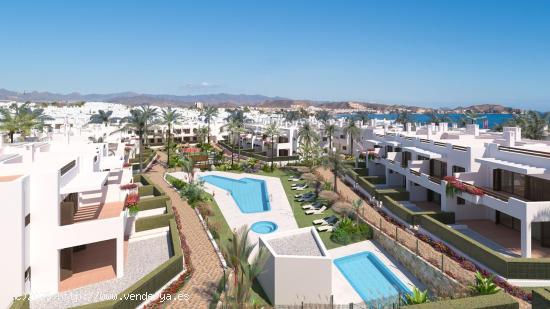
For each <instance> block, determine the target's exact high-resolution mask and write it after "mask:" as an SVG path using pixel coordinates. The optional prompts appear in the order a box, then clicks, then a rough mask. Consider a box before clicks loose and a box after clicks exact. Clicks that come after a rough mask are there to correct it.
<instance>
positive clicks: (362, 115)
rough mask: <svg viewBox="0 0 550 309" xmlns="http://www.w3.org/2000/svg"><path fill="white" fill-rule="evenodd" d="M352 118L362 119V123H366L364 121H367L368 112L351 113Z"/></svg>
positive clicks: (368, 117)
mask: <svg viewBox="0 0 550 309" xmlns="http://www.w3.org/2000/svg"><path fill="white" fill-rule="evenodd" d="M352 119H353V120H355V121H357V120H359V121H362V122H363V123H366V122H369V119H370V113H369V112H364V111H361V112H356V113H355V115H353V117H352Z"/></svg>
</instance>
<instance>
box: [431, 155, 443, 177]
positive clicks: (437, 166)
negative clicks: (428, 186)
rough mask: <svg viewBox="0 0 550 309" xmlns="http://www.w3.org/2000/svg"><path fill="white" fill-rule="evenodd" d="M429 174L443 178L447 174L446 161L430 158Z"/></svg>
mask: <svg viewBox="0 0 550 309" xmlns="http://www.w3.org/2000/svg"><path fill="white" fill-rule="evenodd" d="M430 176H434V177H438V178H443V177H445V176H447V162H443V161H439V160H435V159H431V160H430Z"/></svg>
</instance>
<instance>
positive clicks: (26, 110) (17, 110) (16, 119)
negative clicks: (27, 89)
mask: <svg viewBox="0 0 550 309" xmlns="http://www.w3.org/2000/svg"><path fill="white" fill-rule="evenodd" d="M51 119H53V118H52V117H50V116H48V115H46V114H44V109H42V108H35V109H33V108H31V107H30V102H26V103H23V104H17V103H13V104H11V105H10V106H9V107H8V108H4V107H2V108H0V130H2V131H7V132H8V135H9V137H10V142H11V143H13V141H14V134H15V133H21V134H22V135H28V134H30V133H31V130H32V129H37V130H42V129H43V127H44V122H45V121H46V120H51Z"/></svg>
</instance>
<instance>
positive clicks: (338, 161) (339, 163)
mask: <svg viewBox="0 0 550 309" xmlns="http://www.w3.org/2000/svg"><path fill="white" fill-rule="evenodd" d="M322 163H323V166H324V167H326V168H330V169H331V171H332V173H333V174H334V186H333V187H332V189H333V191H334V192H338V182H337V180H338V173H339V172H342V171H344V170H345V167H344V160H343V158H342V154H341V153H340V150H339V149H337V150H336V151H333V152H329V154H328V155H327V156H325V157H323V161H322Z"/></svg>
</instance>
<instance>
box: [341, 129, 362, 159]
mask: <svg viewBox="0 0 550 309" xmlns="http://www.w3.org/2000/svg"><path fill="white" fill-rule="evenodd" d="M344 134H346V135H348V136H349V140H350V153H351V155H353V142H354V141H355V138H356V137H357V136H358V135H359V134H361V130H360V129H359V127H358V126H357V125H356V124H355V121H353V120H349V121H348V123H347V125H346V126H345V127H344Z"/></svg>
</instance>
